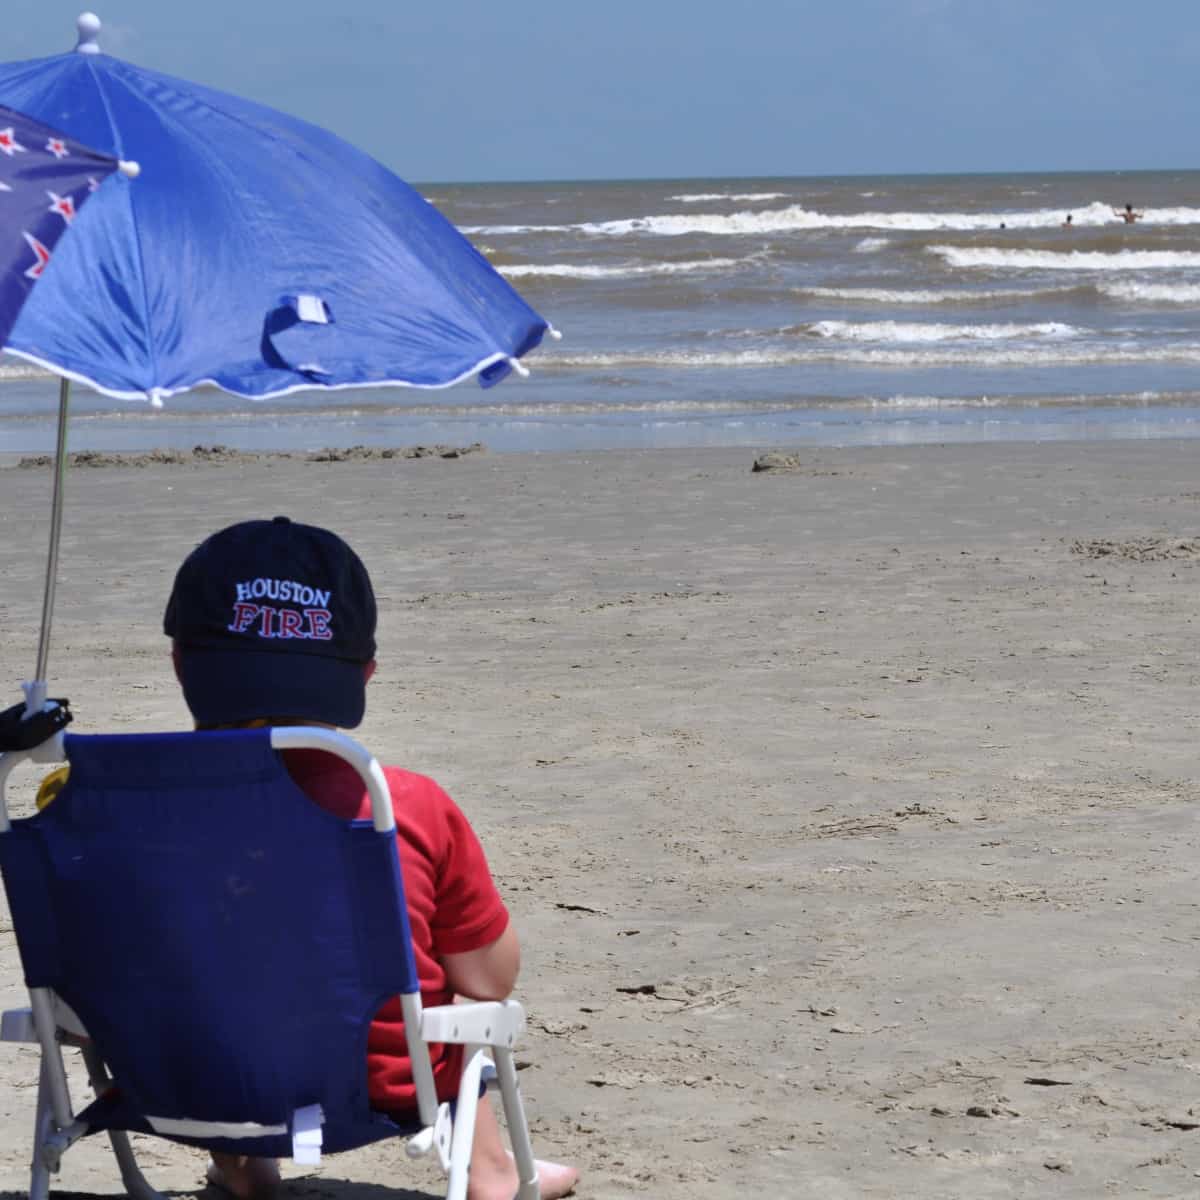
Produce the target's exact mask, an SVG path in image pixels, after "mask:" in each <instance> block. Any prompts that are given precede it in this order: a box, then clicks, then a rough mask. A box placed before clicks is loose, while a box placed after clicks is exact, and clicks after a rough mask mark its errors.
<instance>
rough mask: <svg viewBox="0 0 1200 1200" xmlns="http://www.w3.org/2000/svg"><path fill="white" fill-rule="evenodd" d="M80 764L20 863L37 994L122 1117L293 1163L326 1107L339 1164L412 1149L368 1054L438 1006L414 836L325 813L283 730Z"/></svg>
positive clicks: (15, 883)
mask: <svg viewBox="0 0 1200 1200" xmlns="http://www.w3.org/2000/svg"><path fill="white" fill-rule="evenodd" d="M65 747H66V754H67V757H68V759H69V761H70V764H71V772H70V779H69V782H68V784H67V786H66V787H65V788H64V789H63V791H62V792H61V794H60V795H59V796H58V798H57V799H56V800H55V801H54V802H53V803H52V804H51V805H49V806H48V807H47V808H46V809H44V810H43V811H42V812H40V813H38V814H37V815H36V816H34V817H30V818H27V819H25V820H20V821H14V822H13V823H12V826H11V829H10V831H9V832H7V833H4V834H0V865H2V867H3V873H4V883H5V888H6V890H7V892H8V897H9V904H10V907H11V909H12V914H13V923H14V928H15V931H16V935H17V941H18V945H19V947H20V951H21V959H22V963H23V966H24V970H25V977H26V982H27V983H28V984H29V986H30V987H31V988H36V987H48V988H52V989H53V990H54V991H55V992H56V993H57V994H58V995H59V996H61V997H62V999H63V1000H65V1001H66V1002H67V1003H68V1004H69V1005H70V1006H71V1007H72V1008H73V1009H74V1010H75V1012H76V1013H77V1014H78V1015H79V1017H80V1018H81V1020H82V1022H83V1024H84V1026H85V1027H86V1028H87V1030H88V1032H89V1034H90V1036H91V1037H92V1039H93V1040H94V1042H95V1044H96V1047H97V1049H98V1050H99V1051H100V1053H101V1055H102V1056H103V1058H104V1059H105V1061H106V1062H107V1063H108V1065H109V1067H110V1070H111V1071H112V1074H113V1077H114V1079H115V1081H116V1083H117V1086H118V1088H119V1089H120V1094H121V1102H122V1103H123V1104H124V1105H125V1106H126V1107H129V1108H131V1109H132V1110H133V1111H134V1112H135V1113H136V1114H140V1116H141V1117H142V1118H144V1119H145V1121H146V1122H147V1123H148V1125H149V1127H150V1128H151V1129H153V1130H155V1131H157V1132H159V1133H163V1134H165V1135H167V1136H172V1137H175V1138H176V1139H177V1140H181V1141H185V1142H186V1141H194V1142H195V1143H196V1144H202V1145H206V1146H210V1147H212V1146H217V1147H220V1146H221V1145H222V1142H221V1131H222V1130H223V1129H230V1130H233V1129H234V1127H239V1126H240V1127H243V1128H241V1129H240V1130H239V1132H240V1134H242V1135H243V1136H238V1137H237V1138H236V1139H235V1140H231V1141H230V1142H229V1143H228V1146H227V1147H226V1148H228V1149H231V1150H235V1151H237V1152H239V1153H249V1154H286V1153H290V1152H291V1137H290V1133H291V1129H290V1124H291V1120H292V1117H293V1114H295V1113H296V1112H297V1110H301V1109H305V1108H307V1107H308V1106H310V1105H317V1104H319V1105H320V1106H321V1108H322V1110H323V1113H324V1118H325V1126H324V1147H325V1149H326V1150H327V1151H335V1150H338V1149H347V1148H349V1147H351V1146H354V1145H361V1144H363V1143H365V1142H367V1141H372V1140H375V1139H376V1138H378V1137H381V1136H387V1134H388V1133H391V1132H394V1131H395V1126H393V1125H391V1124H390V1123H388V1122H386V1120H385V1119H384V1118H381V1117H378V1116H377V1115H375V1114H372V1113H371V1112H370V1109H369V1105H368V1100H367V1076H366V1040H367V1030H368V1027H369V1024H370V1021H371V1018H372V1017H373V1016H374V1014H375V1013H376V1012H377V1011H378V1010H379V1008H380V1007H381V1006H382V1004H383V1003H384V1001H385V1000H386V999H387V998H389V997H391V996H394V995H397V994H402V993H410V994H411V993H414V992H416V991H417V990H418V986H419V985H418V980H417V974H416V967H415V964H414V960H413V955H412V946H411V940H410V936H409V929H408V916H407V911H406V909H405V905H404V891H403V883H402V881H401V877H400V868H399V860H398V856H397V853H396V844H395V835H394V834H392V833H383V832H378V831H376V830H375V829H374V828H373V827H372V825H371V824H370V823H369V822H358V821H354V822H345V821H342V820H340V819H339V818H337V817H335V816H333V815H332V814H330V813H328V812H326V811H325V810H323V809H322V808H320V807H319V806H318V805H317V804H315V803H313V801H312V800H310V799H309V798H308V797H307V796H306V795H305V794H304V793H303V792H302V791H301V790H300V789H299V787H297V785H296V784H295V783H294V782H293V781H292V779H291V778H290V777H289V775H288V773H287V770H286V767H285V765H284V764H283V762H282V761H281V758H280V755H279V754H278V753H277V752H276V751H275V750H273V749H272V747H271V742H270V730H265V729H263V730H238V731H230V732H213V733H190V734H153V735H135V736H116V737H107V736H106V737H95V736H88V737H80V736H71V735H68V736H67V737H66V738H65ZM135 1127H136V1126H135ZM252 1127H261V1131H260V1135H259V1136H255V1137H247V1136H244V1135H245V1133H246V1132H247V1130H249V1129H250V1128H252Z"/></svg>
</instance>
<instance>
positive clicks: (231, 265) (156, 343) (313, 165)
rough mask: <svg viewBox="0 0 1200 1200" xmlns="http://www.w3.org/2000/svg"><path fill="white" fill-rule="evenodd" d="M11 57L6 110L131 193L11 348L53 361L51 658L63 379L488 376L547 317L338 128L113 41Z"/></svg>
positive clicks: (87, 238) (83, 218) (82, 226)
mask: <svg viewBox="0 0 1200 1200" xmlns="http://www.w3.org/2000/svg"><path fill="white" fill-rule="evenodd" d="M78 24H79V41H78V44H77V46H76V47H75V50H74V52H71V53H67V54H59V55H55V56H53V57H50V58H41V59H32V60H30V61H27V62H15V63H4V64H0V104H4V105H10V106H12V107H13V108H17V109H20V110H22V111H23V112H26V113H28V114H30V115H31V116H33V117H35V118H36V119H38V120H40V121H44V122H46V123H48V124H52V125H54V126H56V127H58V128H61V129H62V130H64V131H65V132H66V133H67V135H68V136H70V137H72V138H75V139H78V140H79V141H80V142H82V143H86V144H88V145H90V146H94V147H96V148H97V149H98V150H100V151H101V152H103V153H105V154H108V155H110V156H112V157H114V158H118V159H132V158H136V159H139V160H140V161H141V162H142V163H144V164H146V170H145V172H144V174H143V175H142V177H141V178H140V179H138V181H137V186H136V187H115V186H114V187H109V188H104V189H102V190H100V191H98V192H97V193H96V194H95V196H93V197H92V198H91V200H90V201H89V203H88V205H87V208H86V209H85V210H84V211H83V212H81V213H80V214H79V216H78V218H77V219H76V220H75V222H74V227H73V229H72V235H71V237H69V238H66V239H65V240H64V241H63V242H62V244H61V245H60V247H59V248H58V250H57V252H56V253H55V256H54V262H53V266H52V268H51V269H47V270H46V272H45V277H44V278H43V279H42V280H41V281H40V282H39V285H38V287H37V288H36V289H35V290H34V291H33V293H32V294H31V295H30V297H29V299H28V301H27V302H26V303H25V305H24V308H23V309H22V310H21V313H20V315H19V317H18V318H17V321H16V324H15V325H14V327H13V329H12V331H11V333H10V335H9V337H8V339H7V343H6V344H5V346H4V349H6V350H7V351H8V352H9V353H11V354H15V355H19V356H21V357H22V358H25V359H28V360H29V361H31V362H34V363H37V364H39V365H42V366H45V367H47V368H49V369H50V370H51V371H53V372H55V373H56V374H58V375H59V376H61V377H62V384H61V387H60V403H59V433H58V452H57V454H56V468H55V484H54V488H55V492H54V507H53V512H52V528H51V539H50V541H51V549H50V561H49V564H48V567H47V580H46V600H45V603H44V607H43V616H42V632H41V640H40V642H39V648H38V665H37V672H36V679H35V682H34V683H33V684H32V685H27V686H26V695H27V698H28V700H29V708H30V711H32V710H33V709H34V708H36V707H39V706H40V705H41V703H42V698H44V695H45V683H44V679H45V668H46V660H47V653H48V643H49V627H50V618H51V613H52V608H53V593H54V582H55V578H56V575H57V553H58V539H59V530H60V526H61V516H62V513H61V508H62V506H61V490H62V476H63V469H64V466H65V460H66V454H65V447H66V413H67V406H68V400H69V391H70V387H69V385H70V381H71V380H78V381H81V382H85V383H87V384H89V385H91V386H92V387H93V388H95V389H96V390H98V391H100V392H103V393H105V394H106V395H109V396H115V397H123V398H130V399H149V400H150V401H151V402H152V403H154V404H156V405H158V404H161V403H162V401H163V399H164V398H166V397H169V396H171V395H173V394H175V393H177V392H182V391H186V390H187V389H189V388H192V387H196V386H197V385H201V384H210V385H215V386H217V387H219V388H222V389H223V390H225V391H227V392H231V393H234V394H235V395H239V396H246V397H250V398H252V399H264V398H266V397H270V396H278V395H283V394H284V393H287V392H291V391H295V390H298V389H301V388H326V389H333V388H346V387H384V386H390V387H396V386H407V387H418V388H440V387H448V386H449V385H451V384H454V383H457V382H459V381H460V380H463V379H467V378H470V377H472V376H477V377H478V378H479V380H480V382H481V383H482V384H483V385H484V386H489V385H491V384H494V383H496V382H498V381H499V380H500V379H502V378H504V376H506V375H507V374H509V372H510V371H512V370H517V371H518V372H520V373H522V374H523V373H525V372H526V369H525V368H524V367H523V366H522V365H521V364H520V362H519V361H518V360H519V359H520V357H521V356H522V355H523V354H526V353H527V352H528V351H530V350H532V349H533V348H534V347H535V346H537V345H538V344H539V343H540V342H541V340H542V338H543V336H544V335H545V334H546V333H547V332H551V333H554V332H555V331H553V330H551V329H550V326H549V325H548V323H547V322H546V321H545V320H543V319H542V318H541V317H540V316H539V315H538V314H537V313H536V312H534V310H533V309H532V308H530V307H529V305H527V304H526V303H525V302H524V301H523V300H522V299H521V297H520V296H518V295H517V293H516V292H515V291H514V290H513V288H512V287H511V286H510V285H509V284H508V283H507V282H506V281H505V280H504V279H503V278H502V277H501V275H500V274H499V273H498V272H497V271H496V270H495V269H494V268H493V267H492V266H491V265H490V264H489V263H488V262H487V260H486V259H485V258H484V257H483V256H482V255H481V254H480V253H479V252H478V251H477V250H476V249H475V248H474V247H473V246H472V245H471V244H470V243H469V242H468V241H467V239H466V238H464V237H463V236H462V235H461V234H460V233H459V232H458V231H457V230H456V229H455V228H454V226H453V225H452V224H451V223H450V222H449V221H447V220H446V219H445V218H444V217H443V216H442V215H441V214H440V213H439V212H438V211H437V210H436V209H435V208H434V207H433V206H432V205H431V204H429V203H428V202H427V201H426V200H425V199H423V198H422V197H421V196H420V195H419V194H418V193H417V192H415V191H414V190H413V189H412V188H410V187H409V186H408V185H407V184H406V183H404V182H403V181H402V180H400V179H399V178H397V177H396V176H395V175H394V174H392V172H391V171H389V170H387V169H386V168H385V167H383V166H381V165H380V164H379V163H377V162H375V161H374V160H373V159H372V158H370V157H369V156H368V155H366V154H364V153H362V152H361V151H359V150H357V149H355V148H354V147H353V146H350V145H349V144H347V143H346V142H344V141H342V140H341V139H340V138H337V137H335V136H334V135H333V134H331V133H328V132H326V131H325V130H323V129H320V128H318V127H317V126H315V125H310V124H308V123H307V122H305V121H301V120H297V119H296V118H294V117H289V116H287V115H285V114H283V113H279V112H276V111H274V110H272V109H270V108H266V107H264V106H262V105H259V104H254V103H251V102H250V101H246V100H241V99H238V98H237V97H234V96H231V95H228V94H226V93H223V92H217V91H214V90H212V89H210V88H206V87H202V86H200V85H197V84H192V83H186V82H184V81H182V80H179V79H174V78H172V77H170V76H167V75H161V74H159V73H157V72H154V71H147V70H142V69H141V68H139V67H135V66H133V65H131V64H130V63H127V62H124V61H122V60H120V59H117V58H113V57H111V56H109V55H107V54H103V53H101V51H100V46H99V43H98V40H97V35H98V33H99V29H100V22H99V20H98V19H97V18H96V17H95V16H93V15H92V14H90V13H84V14H83V15H82V16H81V17H80V18H79V23H78Z"/></svg>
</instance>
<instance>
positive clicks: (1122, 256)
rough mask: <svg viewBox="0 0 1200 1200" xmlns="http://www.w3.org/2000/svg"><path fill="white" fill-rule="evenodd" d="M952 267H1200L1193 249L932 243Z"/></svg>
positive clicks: (933, 249)
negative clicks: (1104, 249)
mask: <svg viewBox="0 0 1200 1200" xmlns="http://www.w3.org/2000/svg"><path fill="white" fill-rule="evenodd" d="M928 250H929V253H930V254H936V255H939V256H940V257H941V258H942V259H944V260H945V261H946V263H947V264H948V265H949V266H951V267H1001V268H1003V267H1012V268H1016V269H1018V270H1035V271H1146V270H1151V271H1153V270H1173V269H1178V268H1180V267H1200V253H1197V252H1196V251H1194V250H1117V251H1115V252H1113V253H1111V254H1107V253H1103V252H1100V251H1093V250H1062V251H1060V250H1009V249H1006V248H1003V247H1000V246H978V247H974V246H930V247H928Z"/></svg>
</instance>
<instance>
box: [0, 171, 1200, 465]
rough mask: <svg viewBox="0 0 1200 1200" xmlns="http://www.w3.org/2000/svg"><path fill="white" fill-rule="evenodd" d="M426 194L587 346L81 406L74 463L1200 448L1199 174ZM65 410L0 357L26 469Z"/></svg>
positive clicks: (6, 424)
mask: <svg viewBox="0 0 1200 1200" xmlns="http://www.w3.org/2000/svg"><path fill="white" fill-rule="evenodd" d="M421 190H422V191H423V192H424V193H425V194H426V195H427V196H428V198H429V199H430V200H431V201H432V202H433V203H435V204H436V205H438V207H439V208H440V209H441V210H442V211H443V212H444V213H445V214H446V215H447V216H448V217H449V218H450V219H451V220H453V221H454V222H455V223H456V224H457V225H458V226H459V227H460V228H461V229H462V230H463V231H464V232H465V233H466V234H467V235H468V236H469V237H471V238H472V240H473V241H474V242H475V243H476V245H478V246H479V247H480V248H481V249H482V250H483V251H484V253H485V254H487V255H488V257H489V258H490V259H491V261H492V262H493V263H494V264H495V265H496V267H497V268H498V269H499V270H500V271H502V272H503V273H504V274H505V275H506V276H507V277H508V278H509V279H510V280H511V281H512V282H513V284H514V285H515V286H516V287H517V288H518V289H519V290H520V291H521V292H522V293H523V294H524V295H525V296H526V298H527V299H528V300H529V301H530V303H532V304H533V305H534V307H535V308H537V309H538V310H539V311H540V312H542V314H543V315H544V316H546V317H547V318H548V319H549V320H550V321H551V322H552V323H553V324H554V325H555V326H557V327H558V328H559V329H561V330H562V331H563V334H564V337H563V339H562V340H561V341H558V342H550V341H547V343H546V344H545V346H543V347H542V348H541V349H539V350H538V351H536V352H535V353H534V354H533V355H531V356H529V357H528V358H527V359H526V362H527V364H528V365H529V366H530V368H531V370H532V374H531V376H530V378H528V379H518V378H515V377H514V378H510V379H508V380H506V381H505V382H504V383H503V384H501V385H500V386H498V387H496V388H493V389H490V390H487V391H485V390H482V389H480V388H479V387H478V386H477V385H476V384H464V385H460V386H459V387H457V388H453V389H449V390H445V391H416V390H409V389H397V390H394V391H391V390H389V391H361V392H355V391H347V392H334V393H321V392H312V393H302V394H298V395H294V396H288V397H285V398H282V399H280V400H275V401H266V402H261V403H259V402H251V401H246V400H243V399H239V398H236V397H229V396H224V395H222V394H221V393H219V392H216V391H211V390H206V391H199V392H195V393H192V394H190V395H188V396H185V397H175V398H173V399H172V400H170V401H168V402H167V407H166V408H165V409H163V410H161V411H152V410H150V409H149V407H148V406H145V405H141V404H138V403H136V402H129V401H112V400H108V399H106V398H104V397H100V396H97V395H95V394H92V393H89V392H87V391H86V390H83V389H78V388H77V389H76V391H75V401H74V418H73V421H72V425H71V446H72V448H75V449H84V448H90V449H137V448H147V447H156V446H168V447H175V448H186V447H189V446H191V445H194V444H196V443H201V442H203V443H213V442H221V443H224V444H227V445H232V446H237V447H241V448H245V449H269V448H278V449H300V448H315V447H321V446H330V445H352V444H357V443H363V444H368V445H405V444H411V443H415V442H450V443H456V444H461V443H466V442H473V441H482V442H485V443H486V444H487V445H488V446H489V447H491V448H493V449H496V450H540V449H564V448H567V449H587V448H600V447H626V446H647V447H649V446H691V445H747V446H749V445H753V446H760V445H788V446H799V445H831V444H836V445H855V444H857V445H863V444H890V443H905V442H946V441H984V440H1047V439H1054V438H1082V439H1098V438H1152V437H1192V436H1197V435H1198V434H1200V375H1198V368H1200V171H1176V172H1127V173H1111V174H1071V175H973V176H904V177H901V176H889V177H878V178H874V177H866V176H857V177H853V178H837V179H833V178H829V179H817V178H804V179H745V180H730V179H721V180H674V181H671V180H666V181H663V180H656V181H632V182H596V183H531V184H473V185H469V186H468V185H429V186H427V187H424V188H422V189H421ZM1127 203H1129V204H1132V205H1133V206H1134V208H1135V210H1137V211H1138V212H1140V213H1143V214H1144V215H1143V217H1142V219H1140V220H1138V221H1137V222H1136V223H1134V224H1132V225H1128V224H1126V223H1124V222H1123V221H1122V220H1121V219H1120V218H1119V217H1117V216H1115V215H1114V212H1113V209H1114V207H1115V208H1123V207H1124V205H1125V204H1127ZM1068 213H1070V214H1071V217H1072V222H1071V227H1070V228H1063V227H1062V226H1063V222H1064V220H1065V217H1066V215H1067V214H1068ZM56 402H57V387H56V385H55V383H54V381H52V380H50V379H48V378H37V377H35V373H33V372H31V371H30V370H29V369H28V368H26V367H25V366H24V365H23V364H20V363H19V362H17V360H14V359H12V358H7V357H6V358H4V359H3V360H2V361H0V451H34V450H38V451H45V450H47V449H49V448H50V447H51V446H52V445H53V436H54V435H53V414H54V411H55V407H56Z"/></svg>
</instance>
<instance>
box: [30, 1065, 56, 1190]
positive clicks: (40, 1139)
mask: <svg viewBox="0 0 1200 1200" xmlns="http://www.w3.org/2000/svg"><path fill="white" fill-rule="evenodd" d="M53 1128H54V1118H53V1114H52V1113H51V1111H50V1082H49V1072H48V1070H47V1067H46V1063H45V1060H43V1061H42V1065H41V1069H40V1070H39V1072H38V1090H37V1108H36V1110H35V1115H34V1119H33V1162H32V1164H31V1165H30V1176H29V1200H47V1197H48V1196H49V1195H50V1169H49V1168H48V1167H47V1166H46V1163H45V1161H44V1159H43V1158H42V1146H43V1145H44V1143H45V1140H46V1138H47V1136H49V1134H50V1132H51V1131H52V1130H53Z"/></svg>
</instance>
